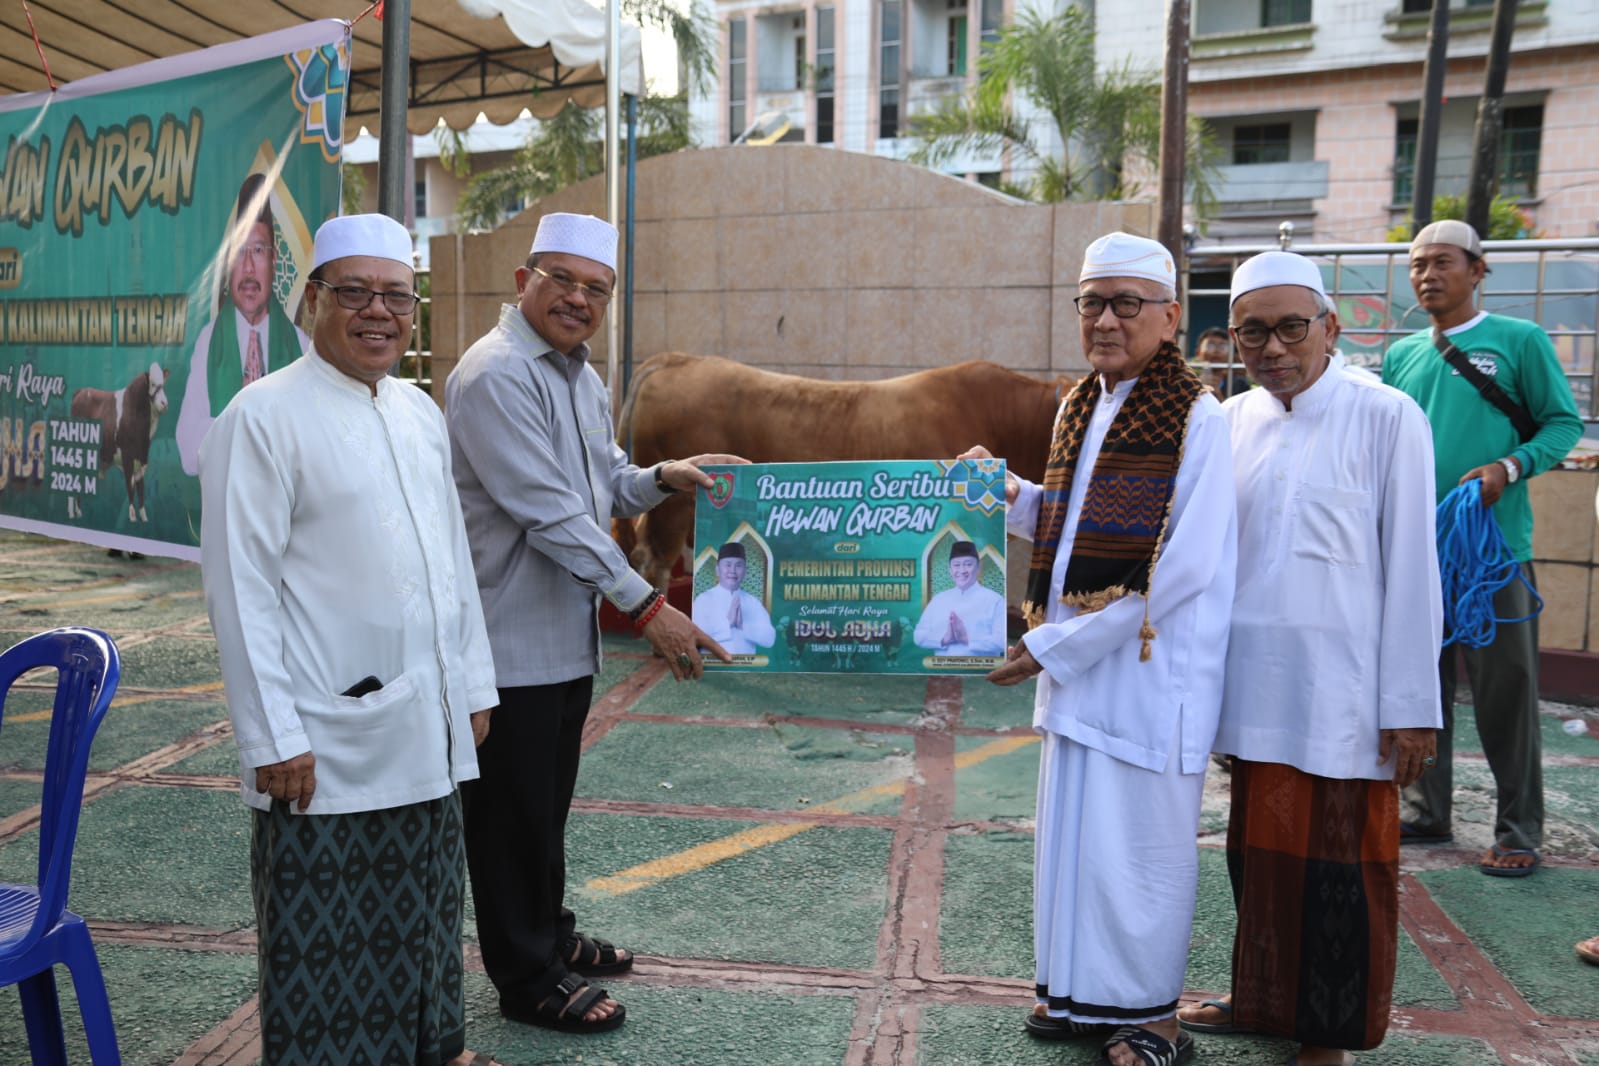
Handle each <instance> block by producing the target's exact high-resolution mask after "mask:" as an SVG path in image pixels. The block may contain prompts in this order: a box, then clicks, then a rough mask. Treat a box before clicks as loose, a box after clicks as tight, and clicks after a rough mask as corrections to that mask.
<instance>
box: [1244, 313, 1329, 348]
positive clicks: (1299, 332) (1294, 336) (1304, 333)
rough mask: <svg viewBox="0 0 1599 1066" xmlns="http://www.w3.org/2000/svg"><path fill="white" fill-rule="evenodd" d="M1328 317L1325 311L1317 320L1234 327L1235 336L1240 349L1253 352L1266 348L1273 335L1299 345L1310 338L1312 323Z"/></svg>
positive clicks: (1293, 320) (1285, 320)
mask: <svg viewBox="0 0 1599 1066" xmlns="http://www.w3.org/2000/svg"><path fill="white" fill-rule="evenodd" d="M1326 317H1327V312H1326V311H1323V312H1322V313H1321V314H1319V315H1317V316H1316V317H1315V318H1285V319H1283V320H1282V321H1281V322H1279V323H1277V324H1276V325H1275V326H1262V325H1258V324H1255V323H1251V324H1250V325H1247V326H1234V327H1233V336H1234V337H1237V338H1238V345H1239V347H1241V348H1248V349H1250V350H1251V351H1253V350H1254V349H1256V348H1264V347H1266V342H1267V341H1268V340H1270V339H1271V335H1272V334H1273V333H1275V334H1276V335H1277V339H1278V340H1280V341H1282V342H1283V343H1284V344H1298V343H1299V342H1300V341H1302V340H1304V339H1305V338H1306V337H1308V336H1310V324H1311V323H1312V322H1320V321H1321V320H1322V319H1324V318H1326Z"/></svg>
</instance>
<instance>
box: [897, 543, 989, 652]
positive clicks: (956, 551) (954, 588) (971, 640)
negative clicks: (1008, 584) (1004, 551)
mask: <svg viewBox="0 0 1599 1066" xmlns="http://www.w3.org/2000/svg"><path fill="white" fill-rule="evenodd" d="M982 572H983V560H982V559H981V558H980V557H979V556H978V554H977V545H976V543H974V542H973V541H969V540H957V541H956V542H955V543H954V544H952V545H950V548H949V580H950V587H949V588H947V589H944V590H943V591H942V592H939V593H936V594H935V595H934V596H933V597H932V598H931V599H929V600H928V601H927V606H926V607H924V608H922V617H921V619H920V620H918V621H917V623H916V632H915V637H914V639H915V641H916V644H917V646H918V647H921V648H925V649H927V650H928V651H931V652H933V653H935V654H936V655H941V656H968V655H1003V654H1005V628H1006V624H1007V618H1006V615H1005V597H1003V596H1001V595H1000V594H999V593H997V592H995V591H994V590H993V589H991V588H988V587H987V586H986V585H984V584H983V583H982V582H981V581H979V580H978V578H979V577H980V576H981V575H982Z"/></svg>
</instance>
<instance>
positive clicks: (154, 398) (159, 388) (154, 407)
mask: <svg viewBox="0 0 1599 1066" xmlns="http://www.w3.org/2000/svg"><path fill="white" fill-rule="evenodd" d="M149 378H150V385H149V388H150V410H151V411H153V412H154V413H156V414H160V413H161V412H163V411H165V410H166V409H167V374H166V371H165V370H162V369H161V364H160V363H151V364H150V374H149Z"/></svg>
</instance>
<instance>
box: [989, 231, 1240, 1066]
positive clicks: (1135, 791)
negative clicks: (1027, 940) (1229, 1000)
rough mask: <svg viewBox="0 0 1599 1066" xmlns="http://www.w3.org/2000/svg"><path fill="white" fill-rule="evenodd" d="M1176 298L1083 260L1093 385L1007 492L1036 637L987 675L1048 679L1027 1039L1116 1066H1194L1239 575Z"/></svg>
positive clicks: (1153, 278) (1136, 262) (1223, 464)
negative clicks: (1195, 967)
mask: <svg viewBox="0 0 1599 1066" xmlns="http://www.w3.org/2000/svg"><path fill="white" fill-rule="evenodd" d="M1176 284H1177V276H1176V270H1175V267H1174V264H1173V262H1172V258H1171V255H1170V254H1169V253H1168V252H1167V251H1166V249H1165V248H1164V247H1162V246H1161V245H1160V244H1157V243H1156V242H1154V241H1152V240H1148V239H1146V238H1143V237H1135V236H1131V235H1129V234H1125V233H1112V234H1110V235H1108V236H1105V237H1101V238H1100V239H1099V240H1097V241H1095V242H1094V243H1093V244H1091V245H1089V248H1088V251H1087V253H1086V255H1085V256H1084V260H1083V269H1082V274H1081V278H1080V285H1079V291H1080V293H1081V295H1079V296H1078V297H1077V299H1076V306H1077V311H1078V314H1079V315H1080V316H1081V327H1082V339H1083V350H1084V352H1085V353H1086V355H1087V357H1088V362H1089V364H1090V365H1091V366H1092V367H1093V369H1094V371H1095V373H1093V374H1091V375H1089V376H1087V377H1085V378H1083V380H1082V381H1081V382H1079V383H1078V385H1077V387H1076V388H1074V389H1073V390H1072V392H1071V393H1070V395H1068V396H1067V397H1066V400H1065V402H1064V403H1063V404H1062V406H1061V410H1060V413H1059V414H1058V415H1057V416H1056V423H1055V437H1054V442H1053V443H1052V445H1051V447H1050V453H1049V463H1048V465H1047V467H1046V470H1045V474H1044V483H1043V485H1041V486H1040V485H1034V484H1030V483H1028V482H1026V481H1022V480H1020V479H1015V480H1013V481H1012V482H1011V483H1010V484H1008V485H1007V487H1006V496H1007V499H1008V502H1009V503H1010V508H1009V511H1008V515H1007V524H1008V525H1009V528H1010V530H1011V532H1013V533H1016V534H1017V535H1019V536H1023V537H1028V538H1030V539H1031V540H1032V541H1033V560H1032V569H1031V573H1030V574H1029V578H1028V592H1027V597H1026V600H1025V603H1024V611H1025V613H1026V615H1027V621H1028V624H1029V626H1030V627H1031V629H1030V631H1029V632H1028V633H1027V634H1026V636H1025V637H1023V638H1022V640H1021V642H1020V643H1018V644H1017V645H1016V646H1015V647H1014V648H1012V649H1011V652H1010V656H1009V658H1008V661H1007V662H1006V664H1005V665H1004V666H1002V667H1000V668H999V669H998V670H995V671H994V672H993V673H991V674H990V675H989V680H990V681H993V682H994V683H995V684H1000V685H1013V684H1016V683H1018V682H1021V681H1024V680H1026V679H1028V678H1030V677H1033V676H1035V675H1037V676H1038V694H1037V699H1036V702H1035V705H1034V711H1033V727H1034V729H1036V730H1037V731H1038V732H1039V733H1040V734H1042V736H1043V741H1044V743H1043V753H1042V762H1041V766H1040V770H1039V781H1038V820H1037V829H1036V832H1035V843H1034V864H1035V869H1034V904H1033V935H1034V941H1035V950H1036V955H1037V997H1038V998H1037V1005H1036V1006H1035V1008H1034V1010H1033V1012H1032V1014H1030V1015H1029V1016H1028V1017H1027V1019H1026V1025H1027V1029H1028V1031H1029V1032H1031V1033H1032V1034H1033V1035H1034V1036H1037V1037H1041V1038H1045V1039H1060V1038H1066V1037H1072V1036H1078V1035H1088V1034H1094V1035H1103V1036H1104V1037H1105V1040H1104V1045H1103V1048H1102V1050H1101V1052H1100V1054H1099V1057H1098V1058H1097V1059H1095V1062H1096V1063H1099V1064H1111V1066H1173V1064H1175V1063H1178V1062H1183V1061H1186V1060H1187V1059H1188V1058H1190V1057H1191V1056H1192V1055H1193V1047H1194V1042H1193V1038H1192V1037H1190V1036H1188V1035H1187V1034H1186V1033H1183V1032H1181V1031H1180V1030H1179V1028H1178V1025H1177V1019H1176V1011H1177V1000H1178V997H1179V995H1180V994H1181V993H1182V987H1183V972H1184V970H1185V968H1186V966H1187V961H1188V938H1189V931H1190V926H1191V925H1192V923H1193V916H1194V900H1195V894H1196V892H1197V889H1198V881H1199V851H1198V846H1197V844H1196V841H1195V838H1196V835H1197V830H1198V825H1199V811H1200V799H1201V794H1202V791H1203V786H1204V779H1205V767H1206V764H1207V763H1208V761H1209V756H1210V749H1211V744H1212V742H1213V741H1214V739H1215V735H1216V720H1217V714H1218V712H1219V709H1220V704H1221V688H1222V656H1221V654H1220V652H1221V651H1222V650H1223V649H1225V647H1226V645H1227V621H1228V615H1229V612H1230V609H1231V606H1232V598H1233V577H1234V570H1235V568H1236V565H1237V546H1236V543H1235V541H1236V535H1235V532H1236V531H1235V504H1234V496H1233V473H1232V456H1231V452H1230V450H1229V448H1228V442H1227V425H1226V422H1225V421H1224V420H1223V419H1222V415H1221V405H1220V404H1219V403H1218V402H1217V400H1216V398H1215V396H1213V395H1212V394H1211V393H1210V391H1209V390H1208V389H1207V388H1206V387H1205V386H1204V384H1203V383H1202V382H1201V381H1200V380H1199V378H1198V377H1197V376H1195V374H1194V372H1193V371H1192V370H1191V369H1189V367H1188V365H1187V363H1185V362H1184V360H1183V357H1182V353H1181V351H1180V350H1179V349H1178V347H1177V345H1176V344H1175V343H1174V338H1175V337H1176V333H1177V323H1178V321H1179V319H1180V318H1181V313H1182V312H1181V308H1180V307H1179V306H1178V303H1177V299H1176V291H1175V290H1176ZM987 454H988V453H987V449H985V448H982V447H977V448H973V449H971V450H970V451H968V452H967V453H965V455H964V456H963V458H980V457H986V456H987Z"/></svg>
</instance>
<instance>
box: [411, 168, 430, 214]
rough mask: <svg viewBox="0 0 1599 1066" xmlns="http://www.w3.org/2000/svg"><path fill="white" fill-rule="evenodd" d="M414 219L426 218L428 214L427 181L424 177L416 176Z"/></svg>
mask: <svg viewBox="0 0 1599 1066" xmlns="http://www.w3.org/2000/svg"><path fill="white" fill-rule="evenodd" d="M415 205H416V206H415V208H414V210H415V212H416V215H415V217H417V218H426V217H427V213H428V179H427V177H426V175H423V174H418V175H417V176H416V193H415Z"/></svg>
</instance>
